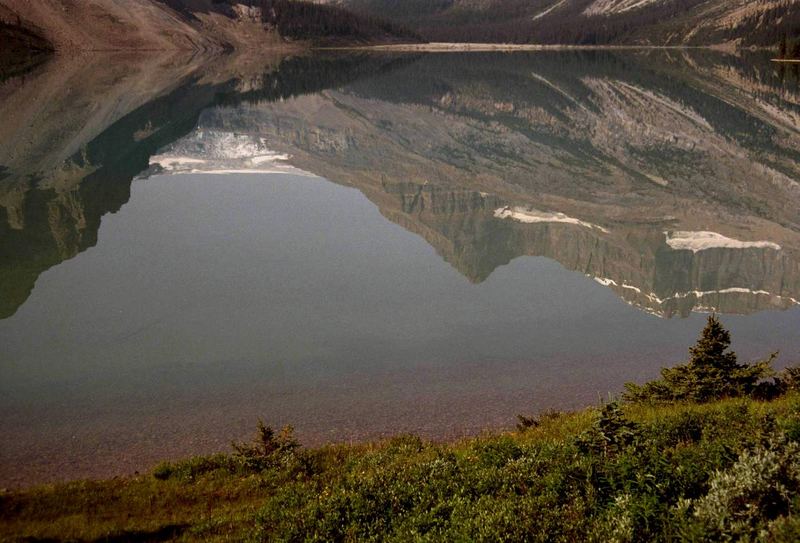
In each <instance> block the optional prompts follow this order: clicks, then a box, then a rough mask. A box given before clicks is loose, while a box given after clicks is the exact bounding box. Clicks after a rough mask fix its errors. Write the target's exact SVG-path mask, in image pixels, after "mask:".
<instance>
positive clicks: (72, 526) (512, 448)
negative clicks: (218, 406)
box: [0, 394, 800, 541]
mask: <svg viewBox="0 0 800 543" xmlns="http://www.w3.org/2000/svg"><path fill="white" fill-rule="evenodd" d="M624 411H625V417H626V418H627V419H629V420H631V421H635V422H636V423H638V427H637V429H636V430H635V434H636V435H637V436H638V437H636V439H635V440H634V442H632V443H631V444H629V445H626V446H620V447H614V445H613V442H610V444H608V443H607V444H606V445H604V446H603V447H601V448H599V449H598V448H596V447H595V448H592V446H591V445H587V443H590V442H591V441H592V440H591V436H592V435H596V432H595V434H592V433H591V432H589V433H587V431H589V430H590V429H591V428H597V420H598V416H599V415H598V411H597V410H596V409H587V410H584V411H580V412H577V413H572V414H565V415H559V416H555V417H546V418H543V419H542V421H541V424H540V425H539V426H538V427H536V428H533V429H529V430H526V431H524V432H519V433H506V434H497V435H490V436H483V437H480V438H475V439H470V440H465V441H460V442H456V443H447V444H430V443H423V442H421V441H420V440H418V439H417V438H414V437H410V436H401V437H398V438H395V439H393V440H388V441H385V442H381V443H377V444H364V445H359V446H328V447H323V448H319V449H312V450H300V451H299V452H296V453H288V454H286V455H284V456H282V457H281V458H280V459H279V461H278V462H277V465H275V466H274V467H271V468H267V469H264V470H257V469H253V467H252V465H250V466H248V465H247V463H246V462H243V461H242V459H241V458H237V457H236V456H232V455H217V456H213V457H208V458H195V459H191V460H187V461H185V462H183V463H179V464H167V465H163V466H160V467H159V468H157V470H156V472H155V474H156V475H157V477H156V475H154V474H148V475H143V476H137V477H132V478H119V479H112V480H107V481H98V482H73V483H68V484H59V485H55V486H43V487H37V488H33V489H28V490H22V491H18V492H6V493H5V494H3V495H2V497H0V539H2V540H6V539H9V540H15V539H22V538H25V537H30V538H56V539H58V540H98V539H102V540H104V541H116V540H125V541H129V540H134V541H136V540H142V541H143V540H148V541H150V540H164V539H173V538H174V539H178V540H185V541H193V540H202V541H213V540H218V541H239V540H243V539H251V540H304V539H306V540H313V539H316V540H320V541H328V540H354V541H355V540H359V541H361V540H369V539H373V540H396V541H409V540H423V539H427V540H497V539H498V538H499V536H500V535H501V534H502V535H504V536H505V539H506V540H509V541H518V540H549V541H558V540H563V541H570V540H586V539H591V538H594V539H598V540H606V541H608V540H614V539H616V540H623V541H624V540H626V539H629V537H630V536H632V537H633V539H634V540H642V539H651V538H655V537H659V538H663V537H670V536H672V537H675V536H677V535H682V536H683V537H684V538H687V539H691V538H693V537H696V538H698V539H700V538H702V537H708V535H709V533H708V532H707V531H706V532H703V529H701V528H702V527H700V528H698V526H697V522H698V521H697V519H696V515H695V516H693V515H692V514H690V513H687V512H686V511H685V510H681V509H680V508H678V507H676V504H677V503H678V500H679V498H699V497H702V496H704V495H706V494H707V493H708V492H709V487H710V478H712V477H713V476H714V473H715V470H730V469H731V467H732V466H733V465H734V463H735V462H736V461H737V459H738V458H740V455H741V454H742V453H743V452H744V451H746V450H753V449H758V448H759V447H764V446H766V447H768V448H770V447H772V448H776V447H777V448H780V447H784V448H786V447H789V448H790V449H791V447H793V446H794V442H793V440H796V439H797V438H798V436H800V396H799V395H797V394H790V395H788V396H786V397H783V398H781V399H779V400H775V401H772V402H756V401H753V400H726V401H721V402H717V403H711V404H705V405H691V404H675V405H669V406H660V407H652V406H644V405H627V406H624ZM770 443H771V444H772V445H770ZM775 443H780V445H774V444H775ZM787 450H789V449H787ZM787 454H788V453H787ZM771 486H775V485H774V484H772V485H771ZM753 499H756V498H753ZM790 501H791V500H790ZM797 502H798V500H797V496H796V495H795V497H794V502H793V503H791V504H790V505H787V506H786V507H784V508H783V509H780V508H778V509H777V510H776V511H777V512H773V513H770V512H769V511H771V510H770V509H769V508H768V507H766V506H764V505H763V504H761V505H760V506H759V507H758V508H757V511H759V514H762V515H763V514H767V515H771V516H772V517H778V520H777V521H774V522H773V523H772V524H771V525H770V529H771V530H772V538H773V539H772V540H786V541H789V540H793V539H794V540H796V539H795V538H796V537H797V535H798V533H799V532H798V524H799V523H800V521H795V520H794V517H792V516H791V512H793V511H795V508H796V507H798V505H800V504H798V503H797ZM731 503H738V502H735V501H734V502H731ZM731 507H732V506H731ZM681 511H683V512H681ZM693 534H694V535H693ZM717 535H718V534H717Z"/></svg>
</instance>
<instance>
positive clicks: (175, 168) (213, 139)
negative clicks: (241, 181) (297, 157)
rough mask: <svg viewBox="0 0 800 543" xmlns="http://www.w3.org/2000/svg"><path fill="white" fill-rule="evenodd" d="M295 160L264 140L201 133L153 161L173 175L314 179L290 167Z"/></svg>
mask: <svg viewBox="0 0 800 543" xmlns="http://www.w3.org/2000/svg"><path fill="white" fill-rule="evenodd" d="M290 158H291V157H290V156H289V155H287V154H282V153H276V152H274V151H271V150H270V149H269V148H268V147H267V142H266V140H264V138H260V137H257V136H252V135H248V134H235V133H232V132H222V131H214V130H197V131H196V132H194V133H192V134H190V135H188V136H186V137H184V138H182V139H180V140H178V141H176V142H175V143H173V144H172V145H170V146H169V147H168V148H166V149H164V150H162V153H161V154H159V155H154V156H152V157H151V158H150V165H151V166H154V165H158V166H160V167H161V169H162V170H163V171H164V172H165V173H166V172H168V173H172V174H190V173H204V174H229V173H289V174H295V175H310V174H308V173H306V172H304V171H302V170H299V169H297V168H295V167H294V166H292V165H291V164H288V163H287V162H286V161H288V160H289V159H290Z"/></svg>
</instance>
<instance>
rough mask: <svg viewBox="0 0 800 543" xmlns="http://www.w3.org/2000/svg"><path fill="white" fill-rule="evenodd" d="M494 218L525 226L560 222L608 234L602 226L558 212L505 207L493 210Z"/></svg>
mask: <svg viewBox="0 0 800 543" xmlns="http://www.w3.org/2000/svg"><path fill="white" fill-rule="evenodd" d="M494 216H495V217H497V218H498V219H513V220H515V221H519V222H522V223H527V224H533V223H540V222H561V223H567V224H574V225H577V226H583V227H585V228H596V229H597V230H600V231H601V232H605V233H608V230H606V229H605V228H603V227H602V226H598V225H596V224H592V223H589V222H585V221H582V220H580V219H576V218H574V217H569V216H567V215H564V214H563V213H559V212H558V211H539V210H536V209H527V208H524V207H518V206H515V207H510V206H506V207H501V208H498V209H495V211H494Z"/></svg>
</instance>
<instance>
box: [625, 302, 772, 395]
mask: <svg viewBox="0 0 800 543" xmlns="http://www.w3.org/2000/svg"><path fill="white" fill-rule="evenodd" d="M730 345H731V335H730V332H728V331H727V330H726V329H725V328H723V326H722V323H720V321H719V319H718V318H717V316H716V315H710V316H709V317H708V322H707V323H706V326H705V328H703V332H702V333H701V335H700V338H699V339H698V340H697V343H696V344H695V345H694V346H693V347H691V348H690V349H689V355H690V358H689V362H688V363H687V364H682V365H678V366H675V367H674V368H664V369H662V370H661V379H660V380H657V381H651V382H649V383H645V384H644V385H643V386H638V385H635V384H633V383H628V384H626V385H625V388H626V390H627V392H626V393H625V395H624V397H625V399H627V400H630V401H645V400H656V401H672V400H689V401H696V402H707V401H711V400H715V399H719V398H728V397H736V396H749V395H751V394H753V392H754V391H755V390H756V388H757V386H758V384H759V382H760V381H761V380H762V379H765V378H767V377H771V376H773V375H774V371H773V370H772V361H773V360H774V359H775V357H776V355H777V353H773V354H772V355H771V356H770V357H769V358H768V359H767V360H762V361H759V362H756V363H755V364H753V365H747V364H739V363H738V361H737V358H736V353H735V352H733V351H731V350H730Z"/></svg>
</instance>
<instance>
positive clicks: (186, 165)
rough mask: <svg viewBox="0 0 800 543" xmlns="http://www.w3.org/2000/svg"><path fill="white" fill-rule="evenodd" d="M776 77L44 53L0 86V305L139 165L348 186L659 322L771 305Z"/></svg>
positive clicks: (609, 58)
mask: <svg viewBox="0 0 800 543" xmlns="http://www.w3.org/2000/svg"><path fill="white" fill-rule="evenodd" d="M131 66H132V67H133V68H131ZM782 75H783V76H784V77H783V78H781V77H779V74H777V73H776V72H774V71H773V68H772V67H771V66H769V65H768V64H764V63H761V64H759V63H757V62H754V63H753V64H750V63H748V62H746V61H744V60H742V59H739V58H733V57H725V56H722V55H713V54H710V53H702V54H700V53H697V54H695V53H661V52H658V53H657V52H650V53H646V54H645V53H639V54H630V53H626V54H614V53H597V52H594V53H593V52H581V53H575V52H570V53H537V54H525V53H520V54H513V55H511V54H449V55H424V56H417V57H414V56H399V57H394V56H386V55H338V56H324V57H295V58H289V59H275V60H273V61H272V62H271V63H269V64H268V65H266V66H264V65H263V63H262V64H256V65H255V67H254V66H253V64H252V62H251V63H250V64H248V63H245V62H242V63H237V62H230V61H229V60H227V59H226V60H223V61H217V63H216V64H212V65H211V66H209V65H205V64H202V63H200V62H198V63H197V64H196V65H192V64H189V65H186V64H180V63H177V62H175V61H173V62H169V61H165V60H164V59H161V58H157V59H154V60H148V59H145V60H144V61H143V60H138V61H137V62H133V60H131V59H126V58H122V59H120V58H115V59H114V61H108V59H105V58H102V57H101V58H99V59H96V61H95V62H89V63H86V62H81V63H76V62H72V63H70V62H69V61H66V60H59V61H56V62H54V63H50V64H48V65H46V66H44V67H40V68H38V69H37V70H36V71H35V72H34V73H33V74H30V75H28V76H27V77H25V78H24V79H21V78H18V79H16V80H12V81H11V82H6V83H5V84H4V86H3V91H2V95H1V96H0V98H1V99H0V108H2V110H3V118H4V119H6V120H7V122H5V123H4V126H3V128H2V130H3V134H2V141H3V142H5V143H4V144H3V145H0V164H2V168H3V169H2V180H1V181H0V205H1V206H2V213H3V215H4V217H3V220H2V221H0V239H1V240H2V247H3V249H2V253H0V277H1V278H2V280H1V281H0V317H8V316H10V315H12V314H14V312H15V311H16V309H17V308H18V307H19V306H20V305H21V304H22V303H24V301H25V299H26V298H27V297H28V295H29V294H30V292H31V290H32V288H33V285H34V283H35V281H36V279H37V277H38V275H39V274H40V273H41V272H42V271H44V270H45V269H47V268H49V267H51V266H53V265H56V264H58V263H59V262H61V261H63V260H64V259H67V258H71V257H73V256H75V255H76V254H78V253H79V252H80V251H82V250H84V249H86V248H87V247H90V246H93V245H94V244H95V243H96V240H97V231H98V228H99V226H100V217H101V216H102V215H103V214H105V213H108V212H114V211H116V210H117V209H119V207H120V206H121V205H123V204H124V203H125V202H126V201H127V199H128V197H129V192H130V183H131V180H132V179H133V177H134V176H136V175H140V174H141V175H145V176H146V175H148V174H151V173H155V172H162V171H168V172H170V171H172V172H176V173H178V172H181V171H203V170H209V169H216V170H217V171H218V172H224V171H228V172H246V171H278V172H279V171H297V170H303V171H307V172H311V173H313V174H315V175H319V176H322V177H325V178H327V179H329V180H331V181H333V182H336V183H340V184H344V185H348V186H354V187H356V188H358V189H359V190H360V191H361V192H362V193H363V194H364V195H366V196H367V197H368V198H369V199H370V200H372V201H373V202H374V203H375V204H376V205H377V206H378V207H379V209H380V210H381V213H382V214H383V215H384V216H386V217H387V218H388V219H390V220H392V221H394V222H396V223H397V224H400V225H402V226H403V227H404V228H406V229H408V230H410V231H412V232H415V233H417V234H418V235H420V236H422V237H424V238H425V239H426V240H427V241H428V242H429V243H430V244H431V245H432V246H433V247H434V248H435V249H436V250H437V252H438V253H439V254H440V255H441V256H442V258H444V259H445V260H447V261H448V262H449V263H451V264H452V265H453V266H454V267H456V268H457V269H458V270H459V271H460V272H461V273H462V274H463V275H464V276H466V277H467V278H469V280H470V281H473V282H480V281H483V280H485V279H486V278H487V277H488V276H489V275H490V274H491V273H492V271H493V270H494V269H496V268H497V267H498V266H500V265H503V264H506V263H508V262H510V261H511V260H512V259H514V258H516V257H518V256H522V255H537V256H546V257H548V258H551V259H554V260H556V261H558V262H559V263H560V264H562V265H563V266H564V267H566V268H568V269H571V270H575V271H579V272H581V273H584V274H586V275H588V276H591V277H593V278H595V279H596V280H597V281H598V282H600V283H602V284H603V285H606V286H608V287H609V288H611V289H613V290H614V291H615V292H616V293H617V294H618V295H619V296H621V297H622V298H623V299H624V300H625V301H627V302H628V303H630V304H632V305H634V306H636V307H639V308H641V309H642V310H644V311H647V312H650V313H654V314H657V315H660V316H665V317H671V316H675V315H679V316H686V315H688V314H689V313H690V312H691V311H693V310H695V311H719V312H722V313H740V314H747V313H752V312H755V311H760V310H764V309H786V308H788V307H791V306H793V305H795V304H797V303H798V302H797V300H798V299H800V270H798V262H799V260H798V251H800V237H798V236H800V234H799V233H798V231H799V230H800V206H798V203H800V185H798V182H797V179H800V160H798V158H800V94H798V92H796V86H793V85H792V83H791V81H787V80H786V76H785V74H782ZM276 168H277V169H276ZM143 171H144V173H142V172H143ZM676 233H677V235H679V236H681V239H683V240H684V243H683V244H676V243H674V242H671V240H672V239H673V238H674V237H675V235H676ZM692 239H694V240H695V244H694V245H692V243H691V242H690V241H687V240H692Z"/></svg>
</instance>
